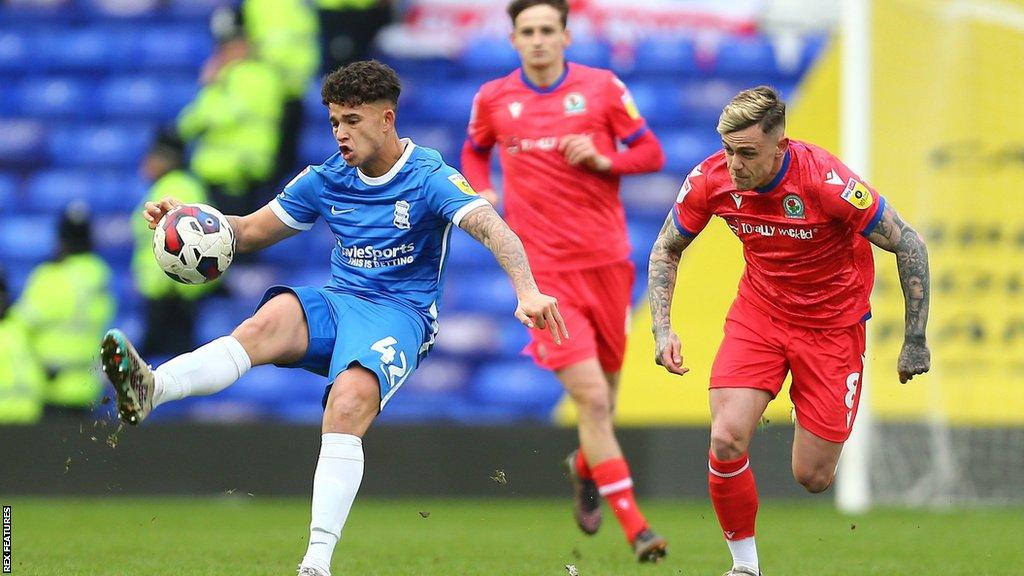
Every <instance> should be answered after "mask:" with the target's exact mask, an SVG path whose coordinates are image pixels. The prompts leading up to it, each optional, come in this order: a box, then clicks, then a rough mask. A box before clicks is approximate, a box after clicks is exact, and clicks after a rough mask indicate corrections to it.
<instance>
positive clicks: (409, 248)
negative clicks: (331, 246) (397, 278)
mask: <svg viewBox="0 0 1024 576" xmlns="http://www.w3.org/2000/svg"><path fill="white" fill-rule="evenodd" d="M338 246H339V247H340V248H341V257H342V258H344V259H346V260H347V261H348V264H349V265H350V266H355V267H356V268H389V267H391V266H403V265H405V264H412V262H413V260H414V259H415V256H413V252H415V251H416V245H415V244H413V243H412V242H408V243H405V244H400V245H398V246H387V247H382V248H378V247H377V246H374V245H373V244H367V245H365V246H345V245H344V244H341V243H340V242H339V243H338Z"/></svg>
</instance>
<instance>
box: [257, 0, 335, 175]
mask: <svg viewBox="0 0 1024 576" xmlns="http://www.w3.org/2000/svg"><path fill="white" fill-rule="evenodd" d="M242 21H243V22H244V23H245V34H246V36H247V37H248V38H249V41H250V42H251V43H252V45H253V47H254V51H255V53H256V56H257V57H259V58H260V59H261V60H263V61H264V62H266V63H267V64H270V65H271V66H273V67H274V69H276V70H277V73H278V75H279V76H280V78H281V83H282V85H283V88H284V104H283V106H282V108H281V124H280V128H279V132H280V142H279V145H278V147H277V159H276V162H275V163H274V177H273V181H274V182H281V181H282V180H283V179H284V178H289V177H291V176H292V175H294V174H295V172H297V171H298V166H297V163H298V149H299V137H300V136H301V134H302V125H303V109H302V97H303V96H304V95H305V93H306V89H307V88H309V84H310V81H311V80H312V79H313V76H314V75H315V74H316V72H317V70H318V69H319V68H320V43H319V30H320V26H319V24H318V23H317V19H316V12H314V10H313V8H312V7H311V6H310V5H309V3H307V2H306V1H305V0H245V3H243V4H242Z"/></svg>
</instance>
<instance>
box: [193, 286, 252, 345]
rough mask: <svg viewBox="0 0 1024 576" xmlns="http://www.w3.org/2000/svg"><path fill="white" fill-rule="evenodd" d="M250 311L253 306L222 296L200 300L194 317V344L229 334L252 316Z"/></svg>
mask: <svg viewBox="0 0 1024 576" xmlns="http://www.w3.org/2000/svg"><path fill="white" fill-rule="evenodd" d="M252 310H253V306H252V305H251V304H250V303H249V302H245V301H242V302H240V301H238V300H237V299H233V298H225V297H223V296H211V297H209V298H205V299H203V300H201V301H200V302H199V308H198V310H197V311H196V317H195V320H196V324H195V334H194V336H195V339H196V342H203V343H205V342H210V341H212V340H216V339H217V338H220V337H221V336H224V335H226V334H230V333H231V331H232V330H234V329H235V327H236V326H238V325H239V324H241V323H242V321H243V320H245V319H246V318H248V317H249V316H250V315H252Z"/></svg>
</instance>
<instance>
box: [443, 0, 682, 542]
mask: <svg viewBox="0 0 1024 576" xmlns="http://www.w3.org/2000/svg"><path fill="white" fill-rule="evenodd" d="M508 13H509V16H510V17H511V18H512V24H513V27H514V31H513V32H512V36H511V40H512V44H513V46H514V47H515V48H516V50H517V51H518V52H519V56H520V59H521V61H522V67H521V68H518V69H516V70H515V71H513V72H512V73H511V74H509V75H508V76H505V77H504V78H499V79H497V80H494V81H491V82H488V83H487V84H484V86H483V87H482V88H481V89H480V91H479V93H478V94H477V96H476V98H475V100H474V103H473V114H472V117H471V119H470V122H469V129H468V138H467V140H466V144H465V146H464V147H463V152H462V169H463V173H464V174H465V175H466V178H467V179H468V180H469V181H470V183H471V184H472V185H473V187H474V188H476V189H477V190H480V191H481V192H480V195H481V196H483V197H485V198H488V199H489V200H491V201H496V200H497V196H496V195H495V193H494V192H493V189H492V186H491V181H490V174H489V164H490V157H491V150H492V149H493V148H495V147H497V148H498V150H499V154H500V158H501V167H502V171H503V172H504V186H503V192H504V199H505V217H506V219H507V221H508V223H509V226H511V227H512V229H513V230H515V231H516V232H517V233H518V234H519V237H520V238H522V240H523V245H524V246H525V248H526V253H527V255H529V257H530V264H531V265H532V266H533V269H534V272H535V274H536V275H537V282H538V285H539V286H540V287H541V289H542V290H545V291H546V293H548V294H552V295H554V296H555V297H556V298H558V300H559V303H560V310H561V312H562V315H563V317H564V319H565V323H566V327H567V328H568V330H569V333H570V334H572V339H571V340H568V341H566V342H563V344H562V346H560V347H559V346H554V345H553V342H552V340H551V338H550V337H548V336H544V335H541V334H540V333H539V331H536V330H534V331H531V333H530V337H531V340H532V342H531V344H530V345H529V347H528V349H527V350H528V352H529V353H530V354H531V355H532V356H533V358H534V361H535V362H536V363H537V364H538V365H540V366H542V367H544V368H546V369H548V370H552V371H554V372H555V374H556V375H557V376H558V379H559V380H560V381H561V382H562V385H563V386H564V387H565V389H566V390H567V391H568V392H569V395H570V397H571V398H572V399H573V401H574V402H575V403H576V406H577V408H578V413H579V431H580V446H581V449H580V450H577V451H575V452H573V454H571V455H570V456H569V458H568V459H567V465H568V469H569V475H570V478H571V479H572V480H573V484H574V487H575V492H576V505H575V513H576V520H577V524H578V525H579V527H580V529H581V530H583V531H584V532H586V533H588V534H593V533H594V532H596V531H597V529H598V527H599V525H600V520H601V516H600V510H601V509H600V497H599V495H600V496H604V498H605V499H606V500H607V501H608V503H609V505H610V506H611V508H612V510H613V511H614V512H615V515H616V517H617V518H618V520H619V522H620V523H621V525H622V528H623V530H624V531H625V533H626V538H627V539H628V540H629V542H630V543H631V544H632V546H633V548H634V552H635V553H636V555H637V558H638V559H639V560H640V561H649V560H657V559H659V558H660V557H661V556H663V555H664V552H665V541H664V539H662V538H660V537H658V536H656V535H655V534H654V533H653V532H652V531H651V530H650V527H649V526H648V525H647V522H646V520H645V519H644V517H643V515H642V514H641V513H640V511H639V509H638V508H637V506H636V502H635V500H634V496H633V482H632V479H631V476H630V472H629V467H628V465H627V464H626V460H625V459H624V458H623V456H622V450H621V449H620V448H619V444H618V441H617V440H616V438H615V433H614V430H613V428H612V407H613V406H614V405H615V395H616V394H615V391H616V388H617V385H618V379H619V370H620V369H621V367H622V360H623V356H624V354H625V349H626V323H627V316H628V314H629V308H630V304H631V302H630V296H631V292H632V286H633V280H634V275H635V271H634V267H633V264H632V262H631V261H630V260H629V254H630V247H629V240H628V236H627V232H626V217H625V212H624V211H623V207H622V202H621V201H620V199H619V179H620V177H621V176H622V175H624V174H635V173H641V172H653V171H657V170H659V169H660V168H661V167H662V165H663V164H664V154H663V153H662V150H661V145H660V144H659V143H658V140H657V139H656V138H655V137H654V134H653V133H652V132H651V131H650V130H649V129H648V128H647V124H646V122H645V121H644V119H643V117H642V116H641V115H640V113H639V112H638V111H637V108H636V105H635V104H634V103H633V99H632V96H631V95H630V93H629V90H627V89H626V86H625V85H624V84H623V83H622V82H621V81H619V79H618V78H616V77H615V75H614V74H612V73H611V72H609V71H608V70H601V69H597V68H590V67H587V66H583V65H580V64H575V63H567V62H566V61H565V55H564V52H565V48H566V47H567V46H568V44H569V41H570V35H569V31H568V30H566V28H565V24H566V18H567V14H568V6H567V4H566V2H565V1H564V0H516V1H514V2H512V3H511V4H510V5H509V8H508ZM619 144H622V145H623V149H622V150H621V151H620V150H619V149H618V145H619Z"/></svg>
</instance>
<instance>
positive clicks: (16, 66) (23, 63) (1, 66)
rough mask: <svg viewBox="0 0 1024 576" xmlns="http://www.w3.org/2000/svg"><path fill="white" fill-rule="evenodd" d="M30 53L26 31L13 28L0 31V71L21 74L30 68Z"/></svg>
mask: <svg viewBox="0 0 1024 576" xmlns="http://www.w3.org/2000/svg"><path fill="white" fill-rule="evenodd" d="M5 28H6V27H5ZM32 52H33V51H32V48H31V36H29V34H28V32H27V31H22V30H15V29H13V27H11V28H6V29H5V30H0V70H3V71H5V72H12V71H17V72H22V71H24V70H27V69H29V68H31V60H32V58H31V54H32Z"/></svg>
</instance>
